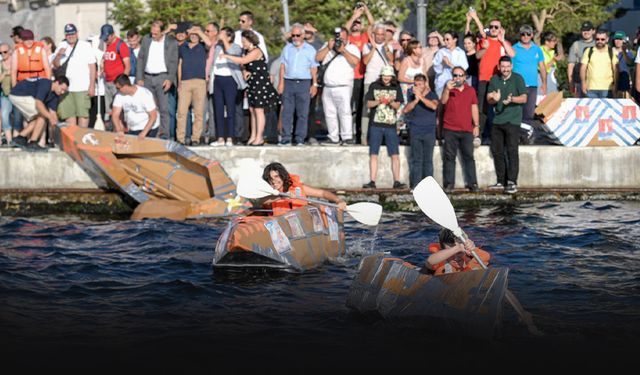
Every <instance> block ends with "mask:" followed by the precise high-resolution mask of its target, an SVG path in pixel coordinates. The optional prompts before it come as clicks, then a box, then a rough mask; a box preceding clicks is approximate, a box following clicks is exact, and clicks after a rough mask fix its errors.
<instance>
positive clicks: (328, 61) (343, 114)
mask: <svg viewBox="0 0 640 375" xmlns="http://www.w3.org/2000/svg"><path fill="white" fill-rule="evenodd" d="M316 60H317V61H319V62H320V61H321V62H322V66H321V68H319V69H323V68H322V67H324V70H325V71H324V76H323V78H324V80H323V81H324V82H323V84H324V86H323V90H322V105H323V107H324V113H325V119H326V122H327V131H328V133H329V142H328V143H327V145H332V146H338V145H340V140H341V139H342V141H343V142H344V143H345V144H352V143H353V128H352V124H353V122H352V118H351V93H352V91H353V75H354V69H355V67H356V65H358V62H359V61H360V51H359V50H358V47H356V46H355V45H353V44H350V43H349V42H348V39H347V31H346V30H345V29H343V28H341V27H337V28H336V29H335V38H332V39H330V40H329V42H327V43H326V44H325V45H324V46H323V47H322V48H321V49H320V50H319V51H318V53H317V54H316Z"/></svg>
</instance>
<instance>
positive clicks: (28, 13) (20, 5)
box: [0, 0, 58, 46]
mask: <svg viewBox="0 0 640 375" xmlns="http://www.w3.org/2000/svg"><path fill="white" fill-rule="evenodd" d="M57 1H58V0H43V1H34V2H29V1H21V0H10V1H2V0H0V14H2V15H3V16H2V17H0V41H2V42H5V43H9V44H10V45H12V46H13V41H12V40H11V37H10V36H11V29H12V28H13V27H14V26H18V25H20V26H22V27H24V28H25V29H30V30H32V31H33V34H34V35H35V37H36V39H41V38H43V37H45V36H51V37H53V36H54V35H55V34H54V23H55V17H54V14H55V8H54V7H52V6H49V5H47V4H48V3H52V2H56V3H57ZM7 3H8V4H7ZM30 4H33V5H32V6H31V7H30ZM16 5H17V8H13V9H17V11H13V10H12V9H11V8H12V7H16ZM36 7H37V8H36ZM31 8H35V10H32V9H31ZM5 14H6V15H8V17H6V16H4V15H5Z"/></svg>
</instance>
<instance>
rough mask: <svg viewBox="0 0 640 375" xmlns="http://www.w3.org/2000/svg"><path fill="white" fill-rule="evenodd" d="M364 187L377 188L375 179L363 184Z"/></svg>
mask: <svg viewBox="0 0 640 375" xmlns="http://www.w3.org/2000/svg"><path fill="white" fill-rule="evenodd" d="M362 188H363V189H375V188H376V182H375V181H369V183H368V184H364V185H362Z"/></svg>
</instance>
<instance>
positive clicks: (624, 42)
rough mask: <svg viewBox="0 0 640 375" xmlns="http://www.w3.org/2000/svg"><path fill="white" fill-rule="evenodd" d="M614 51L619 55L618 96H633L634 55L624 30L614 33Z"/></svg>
mask: <svg viewBox="0 0 640 375" xmlns="http://www.w3.org/2000/svg"><path fill="white" fill-rule="evenodd" d="M613 52H614V53H615V54H616V55H617V56H618V81H617V86H618V87H617V92H618V98H631V67H633V57H634V56H633V52H632V51H631V50H630V48H629V37H628V36H627V34H625V32H624V31H616V32H615V34H613Z"/></svg>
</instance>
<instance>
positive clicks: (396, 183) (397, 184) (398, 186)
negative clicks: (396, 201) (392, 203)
mask: <svg viewBox="0 0 640 375" xmlns="http://www.w3.org/2000/svg"><path fill="white" fill-rule="evenodd" d="M393 188H394V189H406V188H407V184H403V183H402V182H400V181H394V182H393Z"/></svg>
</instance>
